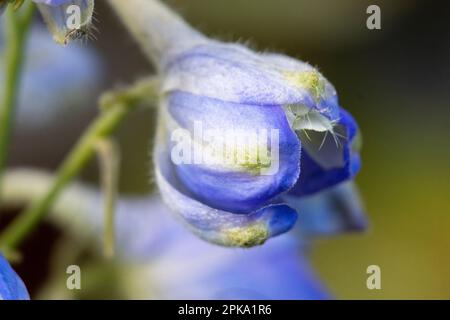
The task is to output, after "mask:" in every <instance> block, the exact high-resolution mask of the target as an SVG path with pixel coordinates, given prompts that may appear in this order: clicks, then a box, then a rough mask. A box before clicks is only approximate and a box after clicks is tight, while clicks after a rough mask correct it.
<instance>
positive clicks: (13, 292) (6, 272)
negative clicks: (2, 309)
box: [0, 254, 30, 300]
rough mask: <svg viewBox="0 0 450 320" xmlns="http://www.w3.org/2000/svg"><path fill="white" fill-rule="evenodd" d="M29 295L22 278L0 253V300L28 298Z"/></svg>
mask: <svg viewBox="0 0 450 320" xmlns="http://www.w3.org/2000/svg"><path fill="white" fill-rule="evenodd" d="M28 299H30V296H29V295H28V291H27V289H26V287H25V285H24V284H23V282H22V280H21V279H20V278H19V276H18V275H17V274H16V272H15V271H14V270H13V269H12V268H11V266H10V265H9V263H8V261H7V260H6V259H5V258H4V257H3V256H2V255H1V254H0V300H28Z"/></svg>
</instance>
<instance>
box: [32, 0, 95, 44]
mask: <svg viewBox="0 0 450 320" xmlns="http://www.w3.org/2000/svg"><path fill="white" fill-rule="evenodd" d="M33 1H34V2H36V3H37V6H38V8H39V11H40V12H41V14H42V16H43V18H44V20H45V22H46V23H47V26H48V28H49V30H50V32H51V33H52V35H53V38H54V39H55V41H56V42H57V43H59V44H68V43H69V42H70V41H72V40H76V39H80V38H88V37H89V36H90V28H91V27H92V26H91V25H92V17H93V14H94V0H33Z"/></svg>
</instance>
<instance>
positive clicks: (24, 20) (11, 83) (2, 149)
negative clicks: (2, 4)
mask: <svg viewBox="0 0 450 320" xmlns="http://www.w3.org/2000/svg"><path fill="white" fill-rule="evenodd" d="M33 13H34V4H33V2H31V1H29V3H28V4H27V7H26V8H24V13H23V15H22V16H20V15H19V14H18V12H14V11H13V9H12V6H9V8H8V9H7V13H6V44H7V45H6V59H5V67H6V70H5V87H4V90H3V99H2V100H1V102H0V181H1V179H2V175H3V171H4V168H5V166H6V160H7V154H8V147H9V142H10V139H11V132H12V128H13V123H14V115H15V107H16V104H17V95H18V86H19V82H20V76H21V73H22V66H23V62H24V50H25V45H26V40H27V35H28V31H29V29H30V25H31V21H32V18H33ZM0 192H1V190H0Z"/></svg>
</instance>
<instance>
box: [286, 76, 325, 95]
mask: <svg viewBox="0 0 450 320" xmlns="http://www.w3.org/2000/svg"><path fill="white" fill-rule="evenodd" d="M284 77H285V78H286V80H287V81H289V82H290V83H292V84H293V85H294V86H296V87H299V88H304V89H306V90H308V91H310V92H311V94H312V95H313V96H314V99H315V100H319V99H320V98H321V96H323V94H324V92H325V79H324V78H323V77H322V75H321V74H320V73H319V72H317V71H315V70H311V71H304V72H290V71H287V72H285V73H284Z"/></svg>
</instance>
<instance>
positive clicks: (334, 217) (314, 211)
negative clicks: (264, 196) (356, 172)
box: [284, 181, 368, 236]
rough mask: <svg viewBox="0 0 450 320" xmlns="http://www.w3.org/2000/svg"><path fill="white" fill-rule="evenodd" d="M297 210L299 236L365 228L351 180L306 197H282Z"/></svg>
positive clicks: (366, 222) (361, 211)
mask: <svg viewBox="0 0 450 320" xmlns="http://www.w3.org/2000/svg"><path fill="white" fill-rule="evenodd" d="M284 200H286V202H287V203H289V205H291V206H292V207H293V208H295V209H296V210H297V211H298V212H299V218H298V224H297V227H296V229H297V230H299V231H300V233H301V235H302V236H330V235H336V234H341V233H345V232H352V231H364V230H365V229H366V228H367V225H368V221H367V216H366V214H365V208H364V205H363V203H362V200H361V197H360V195H359V192H358V189H357V187H356V185H355V184H354V183H353V182H352V181H350V182H345V183H341V184H339V185H337V186H335V187H332V188H330V189H328V190H325V191H323V192H320V193H318V194H315V195H311V196H307V197H301V198H299V197H295V196H292V195H286V196H285V197H284Z"/></svg>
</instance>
